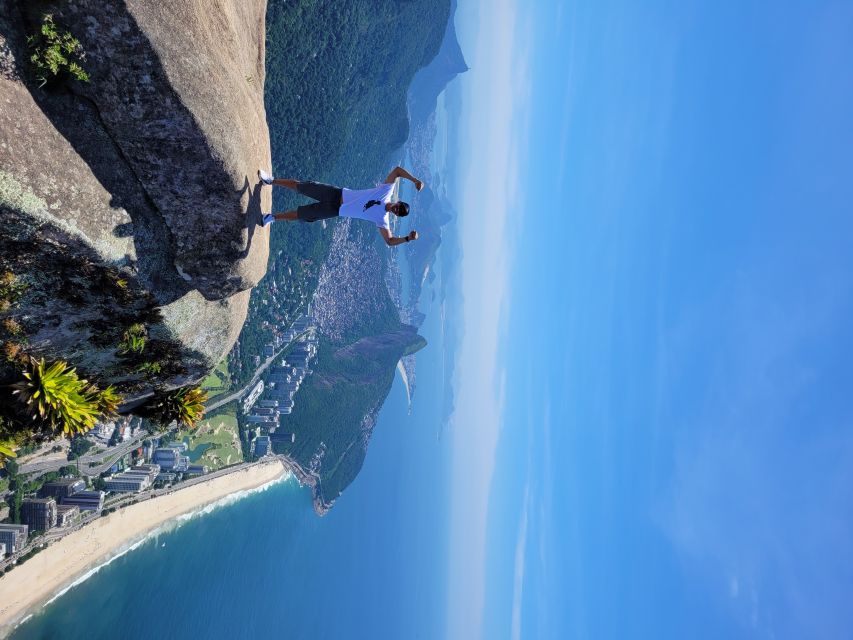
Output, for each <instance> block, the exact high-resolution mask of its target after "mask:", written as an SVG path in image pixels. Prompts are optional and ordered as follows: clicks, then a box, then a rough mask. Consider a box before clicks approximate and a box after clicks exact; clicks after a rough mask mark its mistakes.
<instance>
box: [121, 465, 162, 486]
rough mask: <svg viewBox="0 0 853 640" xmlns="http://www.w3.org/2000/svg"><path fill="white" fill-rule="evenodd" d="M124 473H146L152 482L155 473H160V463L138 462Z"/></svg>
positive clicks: (155, 476) (155, 475)
mask: <svg viewBox="0 0 853 640" xmlns="http://www.w3.org/2000/svg"><path fill="white" fill-rule="evenodd" d="M125 473H133V474H137V475H140V474H141V475H146V476H148V479H149V480H150V481H151V482H152V483H153V482H154V480H155V478H157V474H158V473H160V465H159V464H138V465H136V466H133V467H131V468H130V469H128V470H127V471H125Z"/></svg>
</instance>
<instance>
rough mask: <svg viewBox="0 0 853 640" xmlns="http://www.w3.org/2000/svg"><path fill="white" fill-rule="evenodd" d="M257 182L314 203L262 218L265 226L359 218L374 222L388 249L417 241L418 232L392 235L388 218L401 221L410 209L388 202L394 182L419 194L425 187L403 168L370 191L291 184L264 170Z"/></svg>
mask: <svg viewBox="0 0 853 640" xmlns="http://www.w3.org/2000/svg"><path fill="white" fill-rule="evenodd" d="M258 178H260V180H261V182H263V183H264V184H265V185H275V186H279V187H287V188H288V189H292V190H293V191H296V192H297V193H301V194H302V195H304V196H308V197H309V198H313V199H314V200H316V201H317V202H314V203H312V204H305V205H302V206H301V207H297V208H296V209H294V210H291V211H285V212H284V213H268V214H266V215H265V216H264V226H265V227H266V226H267V225H269V224H271V223H273V222H274V221H276V220H290V221H293V220H302V221H304V222H316V221H317V220H324V219H326V218H335V217H338V216H340V217H342V218H359V219H361V220H369V221H370V222H373V223H374V224H375V225H376V226H377V228H378V229H379V235H381V236H382V238H383V239H384V240H385V244H387V245H388V246H389V247H393V246H396V245H398V244H403V243H404V242H410V241H411V240H417V239H418V232H417V231H410V232H409V233H408V234H407V235H405V236H402V237H395V236H394V235H392V234H391V222H390V216H389V214H391V213H393V214H394V215H395V216H397V217H399V218H402V217H404V216H407V215H409V205H408V204H407V203H405V202H391V195H392V194H393V192H394V182H395V181H396V180H397V178H405V179H406V180H409V181H411V182H412V184H414V185H415V189H417V190H418V191H420V190H421V189H423V188H424V183H423V182H421V181H420V180H418V179H417V178H415V177H414V176H413V175H412V174H411V173H409V172H408V171H406V170H405V169H403V167H395V168H394V169H393V170H392V171H391V173H389V174H388V177H387V178H385V182H383V183H382V184H378V185H376V186H375V187H374V188H373V189H360V190H353V189H342V188H340V187H333V186H332V185H328V184H323V183H321V182H303V181H301V180H290V179H284V178H278V179H277V178H274V177H273V176H271V175H270V174H268V173H267V172H266V171H264V170H263V169H259V170H258Z"/></svg>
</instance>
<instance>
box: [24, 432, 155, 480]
mask: <svg viewBox="0 0 853 640" xmlns="http://www.w3.org/2000/svg"><path fill="white" fill-rule="evenodd" d="M163 433H165V432H163ZM160 435H162V434H159V433H157V434H153V435H152V434H149V433H147V432H144V431H143V432H141V433H137V434H136V435H135V436H134V437H133V438H131V439H130V440H128V441H127V442H122V443H120V444H117V445H116V446H115V447H110V448H108V449H106V450H105V451H101V452H99V453H93V454H86V455H84V456H82V457H80V459H79V462H80V464H79V465H78V466H79V468H80V473H81V474H82V475H85V476H97V475H100V474H101V473H103V472H104V471H106V470H107V469H109V468H110V467H111V466H113V465H114V464H115V462H116V460H118V459H119V458H121V457H122V456H124V455H126V454H127V453H128V452H129V451H131V450H133V449H136V448H137V447H138V446H139V445H140V443H141V442H142V441H143V440H145V439H146V438H157V437H159V436H160ZM91 462H96V463H99V464H97V465H96V466H89V463H91ZM68 465H77V461H76V460H74V461H69V460H64V459H59V460H56V459H54V460H45V461H40V462H37V461H33V462H28V463H26V464H22V465H21V466H20V467H19V470H18V473H19V474H21V475H23V474H27V475H30V474H32V478H37V477H38V476H40V475H43V474H45V473H49V472H50V471H59V469H60V468H61V467H65V466H68ZM32 478H31V479H32Z"/></svg>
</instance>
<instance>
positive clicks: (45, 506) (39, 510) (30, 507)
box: [21, 498, 56, 531]
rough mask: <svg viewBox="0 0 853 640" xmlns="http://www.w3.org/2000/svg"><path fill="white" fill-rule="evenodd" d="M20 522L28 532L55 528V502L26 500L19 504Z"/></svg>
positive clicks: (38, 499) (50, 499)
mask: <svg viewBox="0 0 853 640" xmlns="http://www.w3.org/2000/svg"><path fill="white" fill-rule="evenodd" d="M21 520H23V521H24V524H26V525H27V526H28V527H29V528H30V531H49V530H50V529H53V527H55V526H56V500H54V499H53V498H28V499H26V500H24V501H22V502H21Z"/></svg>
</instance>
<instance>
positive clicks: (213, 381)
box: [201, 356, 231, 395]
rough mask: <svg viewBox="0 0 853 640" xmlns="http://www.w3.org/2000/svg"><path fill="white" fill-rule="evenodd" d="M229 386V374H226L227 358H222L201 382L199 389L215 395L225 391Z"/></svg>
mask: <svg viewBox="0 0 853 640" xmlns="http://www.w3.org/2000/svg"><path fill="white" fill-rule="evenodd" d="M230 386H231V374H230V373H229V372H228V356H225V357H224V358H222V360H220V361H219V364H217V365H216V368H215V369H214V370H213V371H211V372H210V375H209V376H207V377H206V378H205V379H204V380H202V383H201V388H202V389H204V390H205V391H208V392H212V393H211V395H216V394H218V393H222V392H223V391H227V390H228V388H229V387H230Z"/></svg>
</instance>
